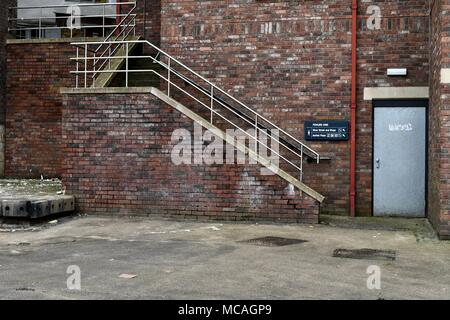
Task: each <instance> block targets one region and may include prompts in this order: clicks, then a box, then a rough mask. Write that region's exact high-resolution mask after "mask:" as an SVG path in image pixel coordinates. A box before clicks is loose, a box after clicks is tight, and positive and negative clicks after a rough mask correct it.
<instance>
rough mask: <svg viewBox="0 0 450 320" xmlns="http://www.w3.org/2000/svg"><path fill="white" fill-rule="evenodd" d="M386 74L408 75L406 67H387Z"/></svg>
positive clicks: (392, 75) (394, 75)
mask: <svg viewBox="0 0 450 320" xmlns="http://www.w3.org/2000/svg"><path fill="white" fill-rule="evenodd" d="M387 75H388V76H390V77H404V76H406V75H408V69H406V68H396V69H387Z"/></svg>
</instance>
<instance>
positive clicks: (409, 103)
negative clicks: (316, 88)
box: [371, 99, 429, 218]
mask: <svg viewBox="0 0 450 320" xmlns="http://www.w3.org/2000/svg"><path fill="white" fill-rule="evenodd" d="M375 108H425V146H426V150H425V218H428V153H429V147H428V136H429V132H428V129H429V124H428V122H429V121H428V118H429V99H373V100H372V156H371V161H372V163H371V168H372V201H371V202H372V203H371V207H372V217H374V216H375V215H374V208H375V197H374V194H375V183H374V182H375V179H374V177H375V167H374V161H375ZM405 218H407V217H405Z"/></svg>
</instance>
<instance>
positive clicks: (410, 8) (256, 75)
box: [161, 0, 429, 215]
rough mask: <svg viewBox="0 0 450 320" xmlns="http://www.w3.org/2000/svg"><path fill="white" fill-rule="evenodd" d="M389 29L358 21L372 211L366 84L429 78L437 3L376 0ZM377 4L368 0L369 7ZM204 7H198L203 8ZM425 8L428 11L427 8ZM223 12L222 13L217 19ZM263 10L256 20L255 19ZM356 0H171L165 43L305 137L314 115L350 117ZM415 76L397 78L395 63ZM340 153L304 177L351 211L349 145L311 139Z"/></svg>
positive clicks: (336, 206) (361, 192)
mask: <svg viewBox="0 0 450 320" xmlns="http://www.w3.org/2000/svg"><path fill="white" fill-rule="evenodd" d="M370 4H371V5H374V4H376V5H379V6H380V8H381V10H382V15H383V16H384V17H385V18H383V21H382V29H381V30H380V31H370V30H367V28H366V26H365V23H366V20H365V17H360V20H359V34H358V35H359V50H358V69H359V72H358V76H359V84H358V103H359V109H358V128H357V129H358V139H359V142H358V166H357V173H358V176H357V186H358V190H357V191H358V198H357V200H358V201H357V209H358V214H359V215H370V214H371V211H372V208H371V197H372V187H371V185H372V107H371V104H369V103H366V102H363V101H362V100H363V97H362V91H363V88H364V87H367V86H368V87H371V86H424V85H425V86H426V85H428V68H429V66H428V54H429V52H428V40H429V39H428V37H429V30H428V18H427V17H426V14H427V9H428V1H427V0H420V1H399V0H395V1H394V0H392V1H371V2H370ZM368 5H369V3H367V4H366V3H364V4H361V3H360V6H361V8H360V15H362V14H365V12H366V10H367V6H368ZM194 13H195V14H194ZM424 15H425V16H424ZM218 17H220V19H219V18H218ZM255 17H256V18H255ZM350 17H351V1H336V0H335V1H276V2H275V1H273V2H268V1H265V2H260V1H234V5H233V6H231V5H230V3H229V2H227V1H209V2H203V1H182V0H168V1H165V2H163V3H162V16H161V21H162V23H161V25H162V35H161V42H162V47H163V49H165V50H167V51H168V52H169V53H172V54H174V55H175V56H177V57H178V58H180V59H181V61H183V62H185V63H186V64H187V65H189V66H191V67H193V68H194V69H195V70H196V71H198V72H200V73H201V74H203V75H205V76H206V77H207V78H209V79H211V80H213V82H215V83H217V84H219V85H221V86H223V88H225V89H226V90H228V91H229V92H230V93H232V94H233V95H235V96H236V97H238V98H239V99H241V100H242V101H243V102H244V103H246V104H247V105H250V106H252V107H254V108H255V109H256V110H258V111H259V112H263V113H264V115H267V116H268V117H270V119H272V120H273V121H274V122H276V123H277V124H279V125H280V126H281V127H283V128H287V129H289V130H291V132H293V133H294V135H295V136H297V137H301V138H303V123H304V121H305V120H309V119H317V120H320V119H329V120H332V119H347V120H349V109H350V107H349V104H350V85H351V82H350V80H351V69H350V67H351V32H350V26H351V20H350ZM399 64H400V66H401V67H407V68H408V69H409V76H408V77H407V78H406V79H404V78H402V79H389V78H387V76H386V68H388V67H399ZM310 145H311V146H312V147H314V148H315V149H317V150H318V151H319V152H321V153H322V154H324V155H326V156H331V158H332V159H333V160H332V161H331V162H329V163H323V164H320V165H308V166H307V167H306V172H305V174H306V176H305V182H306V183H307V184H308V185H310V186H311V187H313V188H315V189H316V190H318V191H319V192H321V193H323V194H324V195H325V196H326V197H327V199H326V203H325V204H324V206H323V211H324V212H330V213H341V214H346V213H348V202H349V200H348V198H349V197H348V194H349V166H350V164H349V151H350V149H349V143H347V142H342V143H310Z"/></svg>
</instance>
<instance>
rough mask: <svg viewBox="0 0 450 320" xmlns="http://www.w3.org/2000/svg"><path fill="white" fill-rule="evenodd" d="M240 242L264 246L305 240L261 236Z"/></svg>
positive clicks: (285, 244) (281, 245)
mask: <svg viewBox="0 0 450 320" xmlns="http://www.w3.org/2000/svg"><path fill="white" fill-rule="evenodd" d="M242 242H243V243H250V244H254V245H257V246H265V247H283V246H289V245H292V244H299V243H303V242H307V241H306V240H301V239H289V238H281V237H262V238H255V239H250V240H245V241H242Z"/></svg>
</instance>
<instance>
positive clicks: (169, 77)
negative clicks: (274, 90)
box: [71, 40, 320, 181]
mask: <svg viewBox="0 0 450 320" xmlns="http://www.w3.org/2000/svg"><path fill="white" fill-rule="evenodd" d="M72 44H73V45H75V46H77V56H76V57H74V58H71V59H72V60H73V61H74V62H75V64H76V66H77V67H76V70H74V71H71V73H72V74H74V75H75V78H76V81H75V82H76V83H75V86H76V87H77V88H80V87H84V88H91V87H93V86H95V79H96V77H98V76H100V75H101V74H103V73H109V74H123V75H125V86H126V87H128V86H129V75H130V74H132V73H150V74H153V75H156V76H157V78H159V79H161V80H162V81H164V83H166V86H164V88H163V90H165V91H166V94H167V95H168V96H169V97H173V98H174V99H177V97H175V96H174V95H173V94H172V90H173V89H177V90H178V91H179V92H181V93H183V94H184V95H185V96H187V97H189V98H191V99H193V100H194V101H196V102H197V103H199V104H200V105H201V106H202V107H204V108H206V109H207V111H208V112H209V113H210V119H209V122H210V123H211V124H214V119H221V120H222V121H224V122H225V123H227V124H229V125H231V126H233V127H234V128H235V129H237V130H239V131H240V132H242V133H243V134H244V135H246V136H248V137H249V140H253V141H254V142H255V144H256V148H257V150H258V147H264V148H267V150H270V151H271V152H272V155H273V154H275V155H276V156H278V157H279V159H282V160H284V162H285V163H287V164H288V165H290V166H291V167H293V168H294V169H296V170H298V171H299V180H300V181H302V178H303V155H304V154H305V153H308V154H309V155H310V156H311V155H312V157H313V158H314V159H316V161H317V162H318V163H319V161H320V155H319V153H318V152H316V151H315V150H313V149H311V148H310V147H308V146H307V145H305V144H304V143H303V142H301V141H300V140H298V139H296V138H295V137H293V136H292V135H291V134H290V133H288V132H287V131H285V130H283V129H281V128H280V127H279V126H277V125H275V124H274V123H273V122H271V121H270V120H269V119H267V118H266V117H264V116H263V115H261V114H259V113H258V112H256V111H255V110H253V109H252V108H250V107H248V106H247V105H245V104H244V103H242V102H241V101H239V100H238V99H236V98H235V97H233V96H232V95H230V94H229V93H227V92H226V91H224V90H223V89H221V88H220V87H218V86H216V85H215V84H213V83H212V82H210V81H209V80H207V79H206V78H204V77H203V76H201V75H200V74H198V73H197V72H195V71H194V70H192V69H190V68H189V67H187V66H186V65H185V64H183V63H182V62H180V61H179V60H177V59H176V58H174V57H172V56H171V55H169V54H168V53H166V52H165V51H163V50H161V49H160V48H158V47H157V46H155V45H153V44H152V43H150V42H149V41H146V40H114V41H112V40H105V41H99V42H75V43H72ZM135 45H142V46H144V48H143V49H150V50H143V52H146V51H151V52H154V53H156V54H155V55H130V50H129V49H130V47H131V46H135ZM98 46H100V47H103V46H106V47H109V46H123V47H124V50H123V51H121V52H120V53H123V54H115V55H114V54H109V53H108V54H103V55H102V56H97V55H95V52H96V50H93V49H91V47H94V48H98ZM145 47H147V48H145ZM80 50H84V52H82V53H80ZM92 53H94V54H92ZM116 59H121V60H122V62H123V63H122V67H121V68H116V69H111V68H109V67H108V66H111V65H112V63H111V61H113V60H116ZM136 59H146V60H148V59H149V60H150V61H151V62H152V63H153V64H155V65H157V66H158V68H154V69H130V61H133V60H136ZM92 61H94V62H98V61H103V62H102V63H101V66H102V67H101V68H95V64H93V63H92ZM92 65H93V67H92ZM89 66H91V67H89ZM156 69H159V70H162V71H160V72H158V71H157V70H156ZM89 75H91V77H89ZM82 79H84V80H82ZM200 83H201V84H200ZM187 87H189V88H190V89H191V90H190V91H188V89H187ZM224 112H226V113H227V114H228V115H227V116H226V115H224ZM232 118H233V119H232ZM242 123H245V124H246V126H249V127H250V128H253V129H254V133H255V134H254V135H253V134H249V133H248V132H247V130H246V129H245V128H244V127H243V126H242ZM263 128H264V129H263ZM261 134H262V135H265V137H266V139H264V141H263V140H261V138H260V137H261ZM265 141H266V142H265ZM267 141H271V143H270V144H271V145H272V143H274V142H275V143H278V145H279V146H280V147H283V150H285V151H287V152H288V153H290V154H291V155H294V156H295V158H296V159H297V160H300V161H299V162H298V164H296V163H294V161H295V160H290V159H288V158H287V156H284V155H283V154H282V153H281V152H280V151H277V150H275V149H274V148H272V147H271V146H269V143H268V142H267Z"/></svg>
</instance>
